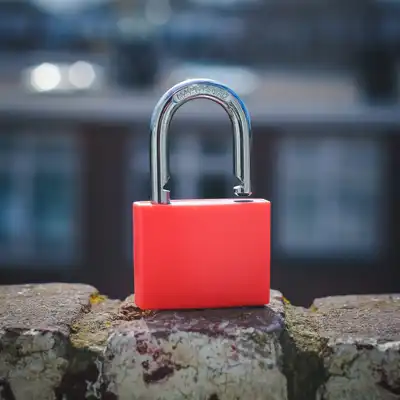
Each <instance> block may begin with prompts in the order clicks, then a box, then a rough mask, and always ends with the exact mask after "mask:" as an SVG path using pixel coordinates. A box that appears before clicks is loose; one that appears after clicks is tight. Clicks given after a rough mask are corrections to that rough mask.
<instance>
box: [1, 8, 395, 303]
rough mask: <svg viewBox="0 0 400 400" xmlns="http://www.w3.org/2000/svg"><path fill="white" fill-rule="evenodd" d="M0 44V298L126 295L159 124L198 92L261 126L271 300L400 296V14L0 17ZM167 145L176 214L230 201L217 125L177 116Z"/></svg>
mask: <svg viewBox="0 0 400 400" xmlns="http://www.w3.org/2000/svg"><path fill="white" fill-rule="evenodd" d="M1 21H4V24H3V23H2V22H1ZM0 27H1V29H2V33H3V34H2V35H0V52H1V54H0V88H1V89H0V92H1V96H0V203H1V208H0V282H1V283H14V282H24V281H46V280H63V281H72V280H79V281H84V282H88V283H91V284H94V285H96V286H97V287H98V288H99V289H100V290H102V291H104V292H106V293H109V294H110V295H112V296H119V297H124V296H126V295H127V294H128V293H130V292H131V291H132V290H133V277H132V255H131V251H132V237H131V224H132V222H131V203H132V201H134V200H144V199H148V197H149V193H150V190H149V189H150V188H149V160H148V134H149V132H148V126H149V122H150V115H151V112H152V109H153V107H154V105H155V103H156V101H157V100H158V98H159V97H160V96H161V95H162V94H163V92H164V91H165V90H166V89H168V88H169V87H170V86H172V85H173V84H175V83H177V82H178V81H180V80H183V79H186V78H188V77H200V76H202V77H210V78H214V79H218V80H221V81H224V82H225V83H227V84H228V85H230V86H231V87H232V88H234V89H235V90H236V91H238V93H239V95H241V96H242V97H243V99H244V101H245V102H246V104H247V106H248V108H249V110H250V113H251V115H252V122H253V129H254V142H253V182H254V186H255V196H257V197H263V198H267V199H269V200H271V201H272V202H273V203H272V206H273V235H272V240H273V243H272V244H273V247H272V251H273V260H272V261H273V262H272V283H273V286H274V287H277V288H279V289H280V290H283V291H284V292H285V294H286V295H287V296H288V297H289V298H291V299H293V300H294V301H295V302H303V303H306V302H308V301H310V300H311V299H312V298H314V297H316V296H322V295H327V294H334V293H346V292H353V293H356V292H359V293H360V292H365V291H368V292H385V291H398V290H400V287H399V285H400V284H399V282H400V270H399V269H398V261H399V260H400V250H399V249H400V247H399V244H400V228H399V226H400V213H399V211H398V207H397V206H398V205H399V204H400V190H399V188H400V186H399V179H398V176H399V173H400V102H399V93H400V91H399V84H398V77H399V54H400V3H398V2H395V1H392V2H389V1H385V2H383V1H370V2H363V3H362V4H360V2H357V1H350V2H346V3H338V2H334V1H328V0H326V1H324V2H322V3H321V2H320V1H319V2H317V1H311V0H303V1H302V2H301V4H299V2H298V1H291V0H285V1H284V2H282V1H279V2H275V1H257V0H253V1H247V2H244V1H239V0H229V1H228V0H221V1H219V2H217V1H206V0H187V1H183V0H180V1H178V0H175V1H165V2H163V3H162V5H160V0H157V1H151V0H147V1H135V2H132V1H123V0H119V1H115V2H112V1H100V0H98V1H95V0H91V1H86V2H85V1H82V0H81V1H80V2H74V1H70V2H68V3H65V4H63V2H62V0H58V1H55V0H51V1H46V0H36V1H35V2H28V1H25V2H24V1H19V2H15V1H9V2H6V1H3V2H1V3H0ZM3 31H4V32H3ZM170 139H171V150H170V151H171V153H170V157H171V172H172V179H171V192H172V197H174V198H190V197H191V198H193V197H201V198H204V197H230V196H231V195H232V187H233V185H234V184H235V182H234V179H233V173H232V144H231V140H232V139H231V132H230V124H229V120H228V117H227V116H226V115H224V112H223V110H222V109H219V108H218V106H217V105H214V104H209V103H207V102H206V101H201V100H199V101H196V102H195V104H191V103H189V104H187V105H185V107H183V108H182V109H181V110H180V111H179V113H178V114H177V116H176V117H175V119H174V121H173V123H172V129H171V135H170ZM170 234H173V231H171V232H170ZM166 268H168V266H166Z"/></svg>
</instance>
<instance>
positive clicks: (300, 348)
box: [281, 303, 327, 400]
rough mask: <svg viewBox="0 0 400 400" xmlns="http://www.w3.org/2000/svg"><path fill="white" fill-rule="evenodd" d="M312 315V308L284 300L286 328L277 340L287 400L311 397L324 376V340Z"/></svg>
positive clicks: (324, 379) (314, 396) (322, 381)
mask: <svg viewBox="0 0 400 400" xmlns="http://www.w3.org/2000/svg"><path fill="white" fill-rule="evenodd" d="M314 315H315V311H312V310H306V309H302V308H299V307H294V306H292V305H290V304H288V303H286V304H285V316H286V330H285V331H284V333H283V334H282V336H281V344H282V348H283V351H284V366H283V369H284V373H285V375H286V377H287V379H288V397H289V400H295V399H296V400H309V399H315V398H316V392H317V390H318V388H319V387H320V386H321V385H322V384H323V383H324V382H325V381H326V379H327V376H326V372H325V369H324V365H323V359H324V357H323V355H324V354H325V352H326V351H327V340H326V339H325V338H322V337H321V336H320V334H319V329H318V324H317V322H316V319H315V317H314Z"/></svg>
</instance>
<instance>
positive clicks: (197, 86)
mask: <svg viewBox="0 0 400 400" xmlns="http://www.w3.org/2000/svg"><path fill="white" fill-rule="evenodd" d="M199 98H203V99H209V100H212V101H214V102H215V103H218V104H220V105H221V106H222V107H223V108H224V110H225V111H226V112H227V114H228V115H229V117H230V120H231V122H232V127H233V147H234V158H233V167H234V174H235V176H236V178H237V179H238V180H239V181H240V184H239V185H238V186H235V187H234V188H233V189H234V193H235V195H236V196H250V195H251V178H250V151H251V136H252V134H251V122H250V114H249V112H248V111H247V108H246V106H245V105H244V103H243V101H242V100H241V99H240V98H239V96H238V95H237V94H236V93H235V92H234V91H233V90H232V89H230V88H229V87H227V86H225V85H223V84H221V83H219V82H216V81H213V80H210V79H189V80H186V81H183V82H181V83H179V84H177V85H175V86H173V87H172V88H171V89H169V90H168V91H167V92H166V93H165V94H164V95H163V96H162V97H161V98H160V100H159V101H158V103H157V105H156V106H155V108H154V111H153V115H152V117H151V126H150V128H151V138H150V171H151V201H152V202H153V203H161V204H169V203H170V195H169V190H167V189H165V185H166V184H167V183H168V180H169V177H170V176H169V162H168V154H167V149H168V146H167V140H168V138H167V135H168V130H169V126H170V123H171V120H172V118H173V116H174V114H175V112H176V111H177V110H178V108H179V107H180V106H182V105H183V104H185V103H187V102H188V101H190V100H194V99H199Z"/></svg>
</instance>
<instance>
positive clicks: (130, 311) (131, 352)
mask: <svg viewBox="0 0 400 400" xmlns="http://www.w3.org/2000/svg"><path fill="white" fill-rule="evenodd" d="M271 298H272V301H271V304H270V305H268V306H266V307H261V308H241V309H227V310H193V311H176V312H166V311H163V312H142V311H141V310H139V309H138V308H137V307H136V306H135V304H134V299H133V298H128V299H126V300H125V301H124V302H120V301H117V300H110V299H107V298H105V297H104V296H101V295H99V294H98V293H97V292H96V290H95V289H94V288H92V287H90V286H86V285H66V284H47V285H22V286H3V287H1V286H0V399H1V400H20V399H21V400H25V399H27V400H36V399H38V400H39V399H40V400H47V399H55V400H69V399H71V400H72V399H73V400H79V399H92V400H93V399H106V400H109V399H112V400H114V399H155V400H157V399H201V400H202V399H204V400H218V399H219V400H225V399H245V400H247V399H254V400H257V399H265V400H286V399H289V400H303V399H304V400H306V399H307V400H308V399H319V400H334V399H338V400H339V399H340V400H346V399H352V400H353V399H354V400H357V399H366V400H369V399H371V400H375V399H376V400H378V399H383V400H386V399H387V400H394V399H400V295H399V296H395V295H393V296H346V297H332V298H325V299H318V300H316V301H315V302H314V304H313V306H312V307H311V308H310V309H303V308H299V307H294V306H291V305H290V304H288V303H287V302H285V301H284V299H283V297H282V295H281V294H280V293H279V292H276V291H272V293H271Z"/></svg>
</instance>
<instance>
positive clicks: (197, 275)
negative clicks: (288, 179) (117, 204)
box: [133, 199, 271, 309]
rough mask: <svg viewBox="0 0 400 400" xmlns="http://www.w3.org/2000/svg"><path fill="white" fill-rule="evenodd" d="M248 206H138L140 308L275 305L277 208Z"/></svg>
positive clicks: (233, 202) (257, 202)
mask: <svg viewBox="0 0 400 400" xmlns="http://www.w3.org/2000/svg"><path fill="white" fill-rule="evenodd" d="M238 200H239V201H238ZM249 200H250V199H246V200H244V201H243V200H240V199H221V200H219V199H217V200H173V201H171V204H152V203H151V202H145V201H143V202H135V203H133V242H134V246H133V251H134V255H133V256H134V278H135V282H134V286H135V302H136V304H137V305H138V307H140V308H141V309H182V308H192V309H193V308H218V307H240V306H257V305H264V304H268V303H269V295H270V212H271V206H270V203H269V202H268V201H266V200H263V199H251V200H250V201H249Z"/></svg>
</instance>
